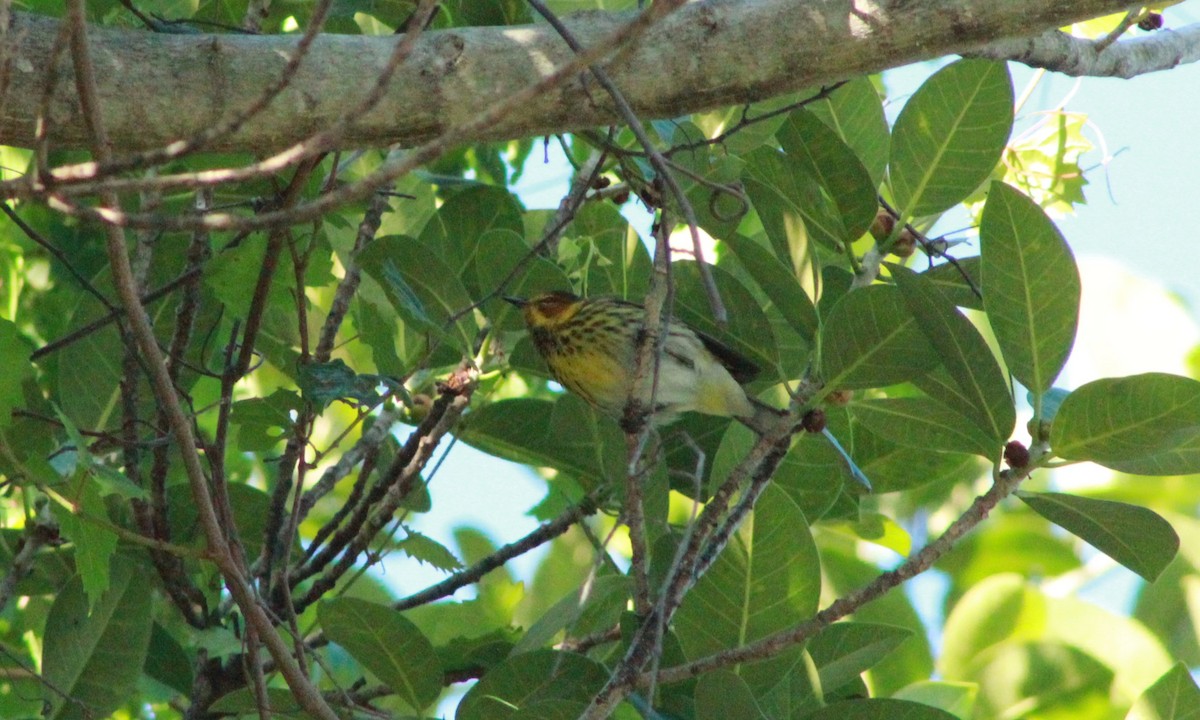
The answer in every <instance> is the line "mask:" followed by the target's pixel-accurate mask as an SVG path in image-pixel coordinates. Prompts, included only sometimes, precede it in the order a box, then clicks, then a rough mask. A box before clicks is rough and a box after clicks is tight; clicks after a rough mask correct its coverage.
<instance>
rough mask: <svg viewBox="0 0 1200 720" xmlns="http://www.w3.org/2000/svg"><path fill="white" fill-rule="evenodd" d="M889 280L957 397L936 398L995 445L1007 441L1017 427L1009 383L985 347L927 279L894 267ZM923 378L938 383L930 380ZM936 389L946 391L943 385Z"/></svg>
mask: <svg viewBox="0 0 1200 720" xmlns="http://www.w3.org/2000/svg"><path fill="white" fill-rule="evenodd" d="M892 277H893V278H895V280H896V285H897V286H898V287H899V288H900V291H901V293H902V294H903V296H904V300H905V302H906V304H907V305H908V308H909V310H910V311H911V312H912V314H913V315H914V316H915V317H916V318H917V324H918V325H919V326H920V328H921V330H922V331H924V333H925V336H926V337H927V338H929V342H930V343H932V344H933V346H934V348H935V349H936V350H937V352H938V355H940V356H941V358H942V366H943V368H945V371H946V374H947V376H948V377H949V379H950V380H951V381H952V382H953V384H954V386H955V388H957V391H958V392H957V393H946V394H945V395H944V396H942V397H939V398H938V399H941V400H943V402H946V401H947V400H951V402H948V403H947V404H949V405H950V406H951V408H952V409H954V410H956V411H958V412H961V413H962V414H963V415H964V416H966V417H967V418H968V419H970V420H971V421H972V422H974V423H975V425H976V427H978V428H979V429H980V430H982V431H983V432H984V434H985V435H986V436H987V437H988V438H989V439H991V440H995V441H996V442H997V443H1003V442H1005V441H1006V440H1008V438H1009V436H1010V435H1011V434H1012V430H1013V426H1014V425H1015V424H1016V422H1017V416H1016V409H1015V408H1014V407H1013V400H1012V396H1011V395H1010V394H1009V390H1008V381H1007V380H1006V379H1005V377H1004V373H1003V372H1002V371H1001V370H1000V365H999V364H998V363H997V362H996V357H995V356H994V355H992V351H991V349H989V348H988V346H987V342H986V341H984V339H983V337H982V336H981V335H980V334H979V331H978V330H976V329H975V326H974V325H972V324H971V321H970V320H968V319H967V318H966V317H965V316H964V315H963V314H962V313H961V312H959V310H958V308H956V307H954V304H953V303H952V302H951V301H950V300H948V299H947V298H946V296H945V295H943V294H942V293H941V292H940V291H938V289H937V288H936V287H934V286H933V284H932V283H930V282H929V280H927V279H926V278H924V277H921V276H920V275H917V274H916V273H914V272H913V271H911V270H909V269H907V268H903V267H895V266H893V267H892ZM926 377H927V378H930V379H934V380H936V378H934V377H933V376H932V375H931V376H926ZM940 385H941V386H942V387H946V385H945V383H940ZM921 387H922V388H924V387H925V385H921ZM947 389H949V388H947Z"/></svg>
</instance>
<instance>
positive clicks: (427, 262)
mask: <svg viewBox="0 0 1200 720" xmlns="http://www.w3.org/2000/svg"><path fill="white" fill-rule="evenodd" d="M442 209H443V210H444V209H445V207H443V208H442ZM439 214H440V213H439ZM358 263H359V266H360V267H361V268H362V269H363V270H364V271H366V273H367V275H368V276H370V277H371V278H373V279H374V280H375V281H376V282H378V283H379V285H380V286H382V287H383V290H384V293H385V294H386V295H387V299H388V301H389V302H391V304H392V307H393V308H395V309H396V311H397V312H399V313H400V315H401V316H402V317H403V318H404V320H405V322H407V323H412V324H413V325H414V326H415V327H416V328H419V329H422V330H426V331H430V332H433V333H436V334H438V335H442V334H445V333H451V335H450V337H451V339H452V340H453V341H454V342H455V343H456V344H457V345H458V349H459V350H460V351H462V352H467V351H468V350H469V349H470V347H471V344H472V343H473V342H474V340H475V334H476V332H477V328H476V326H475V321H474V318H473V317H472V315H471V314H470V313H469V312H467V313H465V314H463V315H462V317H459V318H458V319H457V320H453V319H452V318H454V317H455V316H456V315H458V314H460V313H464V311H465V310H466V309H467V308H468V307H470V305H471V298H470V296H468V295H467V291H466V289H465V288H464V287H463V285H462V282H461V281H460V280H459V278H460V277H462V273H461V271H455V270H453V269H451V267H450V266H449V265H448V264H447V263H446V262H445V261H444V260H443V259H442V257H440V256H439V255H438V254H436V253H435V252H434V251H433V250H432V249H431V247H430V246H428V245H426V244H425V243H424V242H422V241H418V240H414V239H413V238H410V237H404V236H400V235H389V236H387V237H381V238H378V239H376V240H375V242H373V243H371V244H370V245H368V246H367V247H365V248H363V250H362V251H361V252H359V254H358Z"/></svg>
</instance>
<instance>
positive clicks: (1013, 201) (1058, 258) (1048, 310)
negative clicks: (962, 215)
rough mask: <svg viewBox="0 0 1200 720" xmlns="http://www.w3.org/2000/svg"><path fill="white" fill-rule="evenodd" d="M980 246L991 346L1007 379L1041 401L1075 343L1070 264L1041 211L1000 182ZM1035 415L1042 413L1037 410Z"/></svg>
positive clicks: (1076, 291) (1075, 275)
mask: <svg viewBox="0 0 1200 720" xmlns="http://www.w3.org/2000/svg"><path fill="white" fill-rule="evenodd" d="M979 244H980V251H981V252H980V255H981V257H982V263H981V264H982V268H981V269H982V275H983V304H984V307H985V308H986V309H987V314H988V321H989V322H990V323H991V326H992V330H993V331H994V332H995V333H996V342H998V343H999V344H1000V352H1001V353H1003V355H1004V360H1005V363H1006V364H1007V365H1008V369H1009V371H1010V372H1012V374H1013V377H1015V378H1016V379H1017V380H1019V381H1020V382H1021V384H1023V385H1024V386H1025V387H1027V388H1029V389H1030V390H1031V391H1032V392H1033V393H1035V396H1037V397H1039V398H1040V397H1041V394H1042V393H1044V392H1045V391H1047V390H1049V389H1050V386H1051V385H1053V384H1054V379H1055V378H1056V377H1058V374H1059V372H1061V371H1062V367H1063V365H1064V364H1065V363H1066V361H1067V355H1069V354H1070V352H1071V346H1072V345H1074V344H1075V329H1076V326H1077V324H1078V320H1079V295H1080V290H1081V286H1080V281H1079V269H1078V268H1076V267H1075V258H1074V257H1073V256H1072V255H1071V249H1070V248H1069V247H1067V243H1066V241H1065V240H1063V237H1062V234H1061V233H1059V231H1058V228H1057V227H1055V226H1054V223H1053V222H1051V221H1050V218H1048V217H1046V214H1045V213H1044V212H1042V209H1041V208H1039V207H1038V206H1037V205H1036V204H1034V202H1033V201H1032V200H1030V199H1029V198H1028V197H1026V196H1025V195H1022V194H1021V193H1020V192H1018V191H1017V190H1014V189H1013V188H1011V187H1009V186H1008V185H1005V184H1004V183H1002V182H998V181H995V182H993V183H992V187H991V190H990V191H989V192H988V199H987V204H986V205H985V206H984V208H983V220H982V222H981V224H980V227H979ZM1038 405H1040V403H1038ZM1034 411H1035V414H1037V415H1038V416H1040V415H1041V412H1040V408H1039V407H1037V406H1036V405H1035V407H1034Z"/></svg>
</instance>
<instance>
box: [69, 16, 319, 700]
mask: <svg viewBox="0 0 1200 720" xmlns="http://www.w3.org/2000/svg"><path fill="white" fill-rule="evenodd" d="M84 6H85V2H84V0H70V2H69V3H68V12H67V18H68V22H67V23H66V24H69V25H70V26H71V28H72V30H71V50H72V52H71V54H72V59H73V60H74V65H75V78H76V86H77V94H78V97H79V101H80V106H81V109H82V112H83V116H84V118H85V122H86V125H87V127H88V132H89V134H90V136H91V145H92V154H93V155H94V156H95V157H96V158H97V159H98V160H100V161H104V160H107V159H109V158H111V157H112V149H111V146H110V144H109V142H108V137H107V133H106V132H105V129H104V125H103V123H102V122H101V119H100V108H99V103H98V102H97V97H96V96H97V91H96V78H95V72H94V69H93V67H92V62H91V57H90V54H89V51H88V40H87V24H86V21H85V16H84V12H85V7H84ZM101 202H102V203H103V205H104V206H105V207H106V208H108V209H113V208H118V207H120V203H119V199H118V198H117V196H116V195H115V194H114V193H112V192H106V193H103V194H102V196H101ZM105 239H106V242H105V248H106V250H107V252H108V260H109V265H110V267H111V268H112V273H113V282H114V285H115V286H116V288H117V292H118V295H119V296H120V298H121V303H122V304H123V305H124V306H125V311H126V314H127V315H128V317H129V325H130V332H131V333H132V334H133V336H134V339H135V340H136V341H137V344H138V346H139V347H140V348H141V350H142V353H143V355H144V356H145V357H146V360H147V364H148V366H149V368H150V379H151V381H152V384H153V386H154V393H155V396H156V397H157V399H158V402H159V403H160V404H161V405H163V406H165V408H166V409H167V415H168V418H169V419H170V424H171V428H172V430H173V431H174V433H175V438H176V440H177V441H178V442H179V450H180V454H181V455H182V457H183V462H184V469H185V470H186V472H187V477H188V482H189V484H190V486H191V490H192V496H193V498H194V499H195V501H196V511H197V514H198V516H199V519H200V523H201V525H202V526H203V528H204V533H205V537H206V538H207V541H208V547H209V551H210V553H211V554H212V557H213V559H214V561H215V562H216V563H217V567H218V568H220V570H221V574H222V575H223V576H224V577H225V580H226V585H227V587H228V588H229V591H230V593H231V594H232V596H233V597H234V599H235V601H236V602H237V604H238V607H239V608H240V609H241V611H242V614H243V616H244V617H245V618H246V621H247V622H248V623H251V624H253V625H254V626H255V629H256V630H258V631H259V634H260V636H261V637H262V638H264V640H265V642H266V644H267V646H268V648H269V650H270V652H271V656H272V657H273V658H274V659H275V662H276V664H277V665H278V667H279V669H280V671H281V672H282V674H283V676H284V678H285V679H286V680H287V683H288V686H289V687H290V688H291V690H292V693H293V694H294V695H295V697H296V699H297V701H298V702H299V703H300V705H301V707H303V708H304V709H305V710H306V711H307V712H309V713H311V714H313V715H315V716H316V717H318V718H321V719H322V720H337V715H336V714H335V713H334V712H333V710H332V709H331V708H330V707H329V705H328V704H326V703H325V700H324V698H322V697H321V694H320V693H319V692H317V689H316V688H315V687H314V686H313V685H312V683H311V682H310V681H309V679H308V677H306V676H305V675H304V674H303V673H301V672H300V668H299V666H297V665H296V663H295V661H294V660H293V659H292V657H291V656H290V655H289V648H288V647H287V645H286V644H284V642H283V639H282V638H281V637H280V636H279V635H278V634H277V633H276V632H275V630H274V628H273V627H272V626H271V621H270V619H269V618H268V617H267V616H266V614H265V613H264V612H263V610H262V608H261V607H260V606H259V605H258V602H257V599H256V598H255V597H254V594H253V592H252V591H251V589H250V588H249V586H248V585H247V584H246V582H245V580H244V578H243V576H242V575H241V573H240V570H239V568H238V565H237V563H236V561H235V560H234V558H233V555H232V553H231V552H230V548H229V545H228V544H227V543H226V542H225V538H224V537H223V535H222V530H221V526H220V524H219V523H218V521H217V516H216V513H215V512H214V510H213V505H212V498H211V497H210V495H209V492H208V485H207V479H206V478H205V476H204V470H203V468H202V467H201V466H200V457H199V452H198V450H197V448H196V443H195V440H194V438H193V436H192V426H191V423H190V422H189V420H188V417H187V415H185V414H184V412H183V407H182V406H181V405H180V402H179V397H178V396H177V395H176V394H175V388H174V385H173V384H172V382H171V378H170V376H169V375H168V373H167V368H166V360H165V358H164V357H163V354H162V350H161V349H160V348H159V347H158V341H157V340H156V339H155V337H154V328H153V327H152V326H151V324H150V318H149V317H148V316H147V315H146V311H145V308H143V307H142V306H141V304H140V302H139V298H138V291H137V285H136V284H135V282H134V278H133V270H132V268H131V267H130V263H129V256H128V254H127V253H126V251H125V238H124V236H123V233H122V232H121V230H120V228H118V227H116V226H111V225H110V226H107V228H106V236H105Z"/></svg>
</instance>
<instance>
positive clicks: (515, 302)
mask: <svg viewBox="0 0 1200 720" xmlns="http://www.w3.org/2000/svg"><path fill="white" fill-rule="evenodd" d="M504 299H505V300H507V301H508V302H510V303H512V304H513V305H516V306H517V307H519V308H523V307H525V306H526V305H528V304H529V301H528V300H526V299H525V298H519V297H513V296H512V295H505V296H504Z"/></svg>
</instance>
